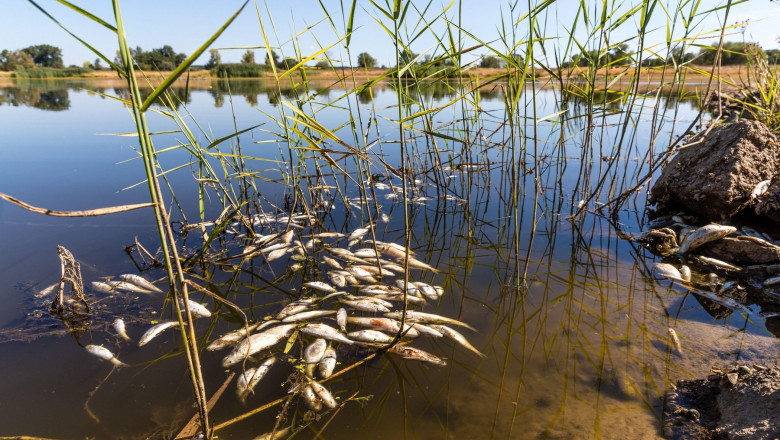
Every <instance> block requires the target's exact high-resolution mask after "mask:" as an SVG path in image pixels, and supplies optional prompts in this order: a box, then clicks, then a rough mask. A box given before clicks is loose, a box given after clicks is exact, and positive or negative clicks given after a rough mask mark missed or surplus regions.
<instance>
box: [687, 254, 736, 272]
mask: <svg viewBox="0 0 780 440" xmlns="http://www.w3.org/2000/svg"><path fill="white" fill-rule="evenodd" d="M696 258H698V259H699V261H701V262H702V263H706V264H711V265H713V266H716V267H719V268H721V269H726V270H741V268H739V267H737V266H734V265H733V264H731V263H727V262H725V261H721V260H718V259H717V258H710V257H705V256H703V255H700V256H698V257H696Z"/></svg>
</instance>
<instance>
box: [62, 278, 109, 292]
mask: <svg viewBox="0 0 780 440" xmlns="http://www.w3.org/2000/svg"><path fill="white" fill-rule="evenodd" d="M90 284H91V285H92V290H94V291H96V292H101V293H115V292H116V289H114V286H112V285H110V284H108V283H104V282H102V281H93V282H91V283H90ZM58 285H59V284H56V285H55V286H58Z"/></svg>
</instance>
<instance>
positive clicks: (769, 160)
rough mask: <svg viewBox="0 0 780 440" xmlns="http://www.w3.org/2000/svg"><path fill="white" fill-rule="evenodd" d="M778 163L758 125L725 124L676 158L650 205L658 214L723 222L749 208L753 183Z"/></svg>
mask: <svg viewBox="0 0 780 440" xmlns="http://www.w3.org/2000/svg"><path fill="white" fill-rule="evenodd" d="M779 159H780V144H779V143H778V140H777V138H776V137H775V136H774V135H773V134H772V133H771V132H770V131H769V129H768V128H767V127H766V126H765V125H764V124H762V123H760V122H757V121H748V120H740V121H737V122H731V123H726V124H723V125H721V126H718V127H715V128H714V129H712V131H711V132H710V133H709V134H708V135H707V136H706V137H705V138H703V140H702V142H701V143H699V144H695V145H693V146H690V147H687V148H684V149H682V150H680V152H679V153H677V155H676V156H675V157H674V158H673V159H672V160H671V161H670V162H669V164H667V165H666V167H665V168H664V170H663V172H662V173H661V177H660V178H659V179H658V181H657V182H656V184H655V185H654V186H653V189H652V190H651V195H650V202H651V203H655V204H657V206H658V210H659V211H661V212H663V211H669V212H674V211H676V210H677V209H685V210H688V211H692V212H694V213H696V214H698V215H700V216H703V217H706V218H708V219H710V220H715V221H717V220H721V219H723V218H728V217H731V216H732V215H734V214H735V213H736V212H738V211H739V210H741V209H742V208H744V207H745V206H748V205H749V204H750V202H751V199H750V195H751V193H752V192H753V189H754V188H755V187H756V185H757V184H758V183H759V182H761V181H763V180H768V179H772V178H773V177H774V175H775V168H776V164H777V161H778V160H779Z"/></svg>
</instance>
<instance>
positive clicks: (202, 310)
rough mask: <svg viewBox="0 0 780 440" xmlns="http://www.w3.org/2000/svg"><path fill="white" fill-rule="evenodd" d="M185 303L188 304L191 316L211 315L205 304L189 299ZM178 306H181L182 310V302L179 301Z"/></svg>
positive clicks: (203, 316) (205, 316)
mask: <svg viewBox="0 0 780 440" xmlns="http://www.w3.org/2000/svg"><path fill="white" fill-rule="evenodd" d="M187 304H188V305H189V306H190V313H192V316H195V317H196V318H209V317H210V316H211V311H210V310H209V309H207V308H206V306H205V305H203V304H200V303H197V302H195V301H193V300H191V299H188V300H187ZM179 306H181V310H182V311H183V310H184V302H183V301H179Z"/></svg>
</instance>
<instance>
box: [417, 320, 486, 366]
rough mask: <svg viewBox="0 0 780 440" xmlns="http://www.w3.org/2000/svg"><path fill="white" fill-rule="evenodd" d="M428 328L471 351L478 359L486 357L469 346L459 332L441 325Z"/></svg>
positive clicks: (432, 325)
mask: <svg viewBox="0 0 780 440" xmlns="http://www.w3.org/2000/svg"><path fill="white" fill-rule="evenodd" d="M430 327H431V328H432V329H434V330H436V331H438V332H440V333H441V334H443V335H444V336H446V337H448V338H450V339H452V340H453V341H455V342H457V343H458V344H460V345H462V346H463V347H465V348H467V349H469V350H471V351H473V352H474V353H476V354H477V355H478V356H479V357H481V358H483V359H485V358H486V357H487V356H485V355H484V354H482V352H481V351H479V350H477V349H476V348H474V346H473V345H471V343H469V341H468V340H467V339H466V337H465V336H463V335H462V334H460V332H458V331H456V330H455V329H451V328H449V327H447V326H446V325H441V324H431V326H430Z"/></svg>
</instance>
